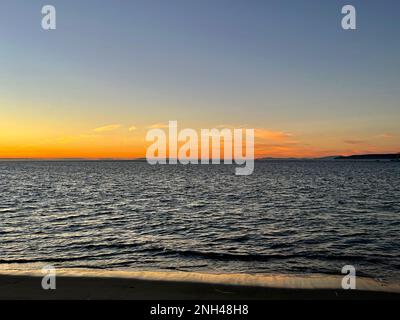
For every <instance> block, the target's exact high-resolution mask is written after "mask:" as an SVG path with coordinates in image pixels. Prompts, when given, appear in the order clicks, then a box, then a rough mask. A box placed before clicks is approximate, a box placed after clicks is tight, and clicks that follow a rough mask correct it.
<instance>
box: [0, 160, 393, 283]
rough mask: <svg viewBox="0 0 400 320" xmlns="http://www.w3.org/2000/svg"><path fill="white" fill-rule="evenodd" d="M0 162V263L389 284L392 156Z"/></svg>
mask: <svg viewBox="0 0 400 320" xmlns="http://www.w3.org/2000/svg"><path fill="white" fill-rule="evenodd" d="M234 168H235V166H232V165H209V166H204V165H203V166H201V165H191V166H183V165H163V166H150V165H148V164H147V163H145V162H133V161H132V162H118V161H109V162H97V161H93V162H84V161H82V162H80V161H76V162H50V161H49V162H45V161H43V162H30V161H26V162H6V161H3V162H0V268H20V269H27V268H33V267H40V266H44V265H47V264H52V265H54V266H55V267H65V268H67V267H68V268H74V267H79V268H101V269H122V270H125V269H128V270H162V271H165V270H181V271H200V272H223V273H268V274H271V273H272V274H274V273H276V274H309V273H322V274H341V269H342V267H343V266H344V265H349V264H350V265H354V266H355V267H356V270H357V275H360V276H367V277H371V278H375V279H383V280H394V279H395V280H399V279H400V163H393V162H356V161H353V162H350V161H349V162H347V161H346V162H337V161H267V162H256V166H255V171H254V173H253V175H250V176H235V175H234Z"/></svg>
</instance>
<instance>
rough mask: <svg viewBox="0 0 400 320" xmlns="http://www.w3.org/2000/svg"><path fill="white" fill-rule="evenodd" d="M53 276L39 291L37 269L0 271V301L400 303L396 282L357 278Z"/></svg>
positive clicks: (66, 272)
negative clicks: (51, 284) (352, 281)
mask: <svg viewBox="0 0 400 320" xmlns="http://www.w3.org/2000/svg"><path fill="white" fill-rule="evenodd" d="M56 276H57V277H56V290H43V289H42V287H41V281H42V277H43V274H42V272H41V271H40V270H25V271H21V270H0V299H29V300H30V299H34V300H36V299H61V300H64V299H66V300H70V299H78V300H81V299H84V300H86V299H93V300H103V299H128V300H277V299H284V300H287V299H312V300H315V299H396V300H400V284H399V283H392V284H388V283H383V282H379V281H376V280H373V279H369V278H361V277H358V278H357V289H356V290H343V289H342V288H341V279H342V277H340V276H333V275H306V276H294V275H259V274H256V275H251V274H211V273H195V272H159V271H97V270H89V269H72V270H71V269H59V270H57V273H56Z"/></svg>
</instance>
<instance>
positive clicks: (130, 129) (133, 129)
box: [128, 126, 137, 131]
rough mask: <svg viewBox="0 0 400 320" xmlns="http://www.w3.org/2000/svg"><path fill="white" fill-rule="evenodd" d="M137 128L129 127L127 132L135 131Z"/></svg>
mask: <svg viewBox="0 0 400 320" xmlns="http://www.w3.org/2000/svg"><path fill="white" fill-rule="evenodd" d="M136 129H137V128H136V127H135V126H130V127H129V128H128V131H135V130H136Z"/></svg>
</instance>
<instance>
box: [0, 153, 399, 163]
mask: <svg viewBox="0 0 400 320" xmlns="http://www.w3.org/2000/svg"><path fill="white" fill-rule="evenodd" d="M200 160H201V159H199V161H200ZM337 160H340V161H343V160H353V161H377V160H378V161H400V153H385V154H356V155H350V156H342V155H335V156H326V157H319V158H296V157H287V158H274V157H264V158H255V159H254V161H256V162H262V161H337ZM6 161H21V162H23V161H31V162H39V161H54V162H57V161H58V162H92V161H98V162H118V161H119V162H147V160H146V158H132V159H118V158H115V159H114V158H93V159H92V158H0V162H6ZM222 161H223V159H221V162H222Z"/></svg>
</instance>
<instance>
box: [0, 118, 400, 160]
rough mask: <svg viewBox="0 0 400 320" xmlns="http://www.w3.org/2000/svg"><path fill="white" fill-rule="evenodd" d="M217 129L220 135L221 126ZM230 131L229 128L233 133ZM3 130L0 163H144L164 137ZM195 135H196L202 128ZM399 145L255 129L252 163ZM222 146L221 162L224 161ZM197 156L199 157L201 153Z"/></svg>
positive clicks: (123, 130)
mask: <svg viewBox="0 0 400 320" xmlns="http://www.w3.org/2000/svg"><path fill="white" fill-rule="evenodd" d="M216 127H218V129H219V130H220V129H222V128H223V127H225V126H223V125H220V126H216ZM226 127H228V126H226ZM234 127H235V126H229V128H231V129H233V128H234ZM2 128H3V130H0V158H3V159H15V158H24V159H26V158H28V159H29V158H31V159H68V158H70V159H76V158H79V159H81V158H83V159H134V158H145V157H146V148H147V147H148V146H150V145H151V144H152V142H147V141H145V136H146V133H147V131H148V130H150V129H152V128H161V129H163V130H164V131H165V133H166V135H167V136H168V128H166V123H161V124H159V123H158V124H152V125H147V126H133V125H122V124H108V125H102V126H99V127H95V128H91V129H88V130H83V131H82V132H81V133H71V132H70V133H68V134H67V132H65V130H64V129H63V128H59V130H56V129H55V128H51V127H46V126H43V127H40V128H33V127H28V126H26V127H23V126H14V127H12V128H11V126H10V124H8V128H7V130H5V128H6V126H3V127H2ZM182 128H184V127H181V126H180V125H179V123H178V130H180V129H182ZM238 128H240V126H239V127H238ZM210 129H211V128H210ZM67 131H68V130H67ZM196 131H197V132H198V133H199V132H200V129H197V130H196ZM58 132H60V133H58ZM61 133H64V134H61ZM397 141H398V139H397V137H396V136H395V135H392V134H389V133H382V134H376V135H373V134H371V135H370V136H369V138H362V139H361V138H353V139H346V138H344V137H333V138H332V137H329V136H324V135H320V136H318V135H311V136H310V134H308V135H307V134H304V135H300V134H294V133H289V132H285V131H277V130H270V129H264V128H256V129H255V158H263V157H297V158H302V157H324V156H332V155H351V154H364V153H397V152H400V147H397V146H396V143H397ZM199 144H200V141H199ZM180 145H181V144H180ZM222 147H223V146H221V157H223V156H222V155H223V152H222ZM200 156H201V152H199V157H200Z"/></svg>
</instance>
